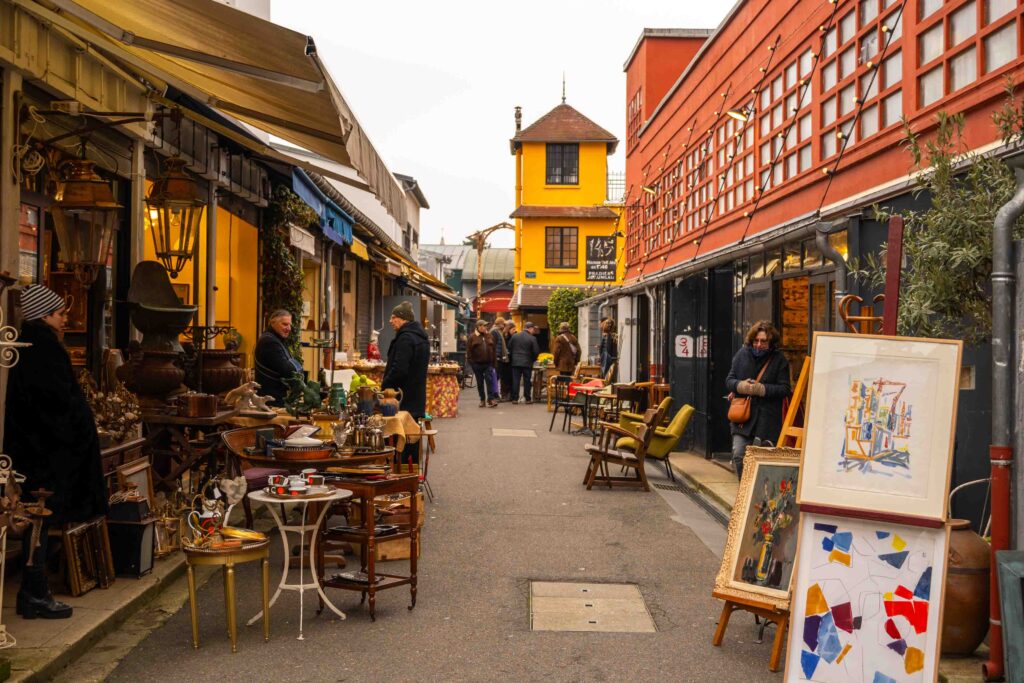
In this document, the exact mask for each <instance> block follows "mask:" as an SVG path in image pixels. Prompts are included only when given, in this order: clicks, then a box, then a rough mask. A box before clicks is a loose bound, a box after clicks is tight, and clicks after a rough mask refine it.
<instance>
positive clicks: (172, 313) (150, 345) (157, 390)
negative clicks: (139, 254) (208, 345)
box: [117, 261, 197, 408]
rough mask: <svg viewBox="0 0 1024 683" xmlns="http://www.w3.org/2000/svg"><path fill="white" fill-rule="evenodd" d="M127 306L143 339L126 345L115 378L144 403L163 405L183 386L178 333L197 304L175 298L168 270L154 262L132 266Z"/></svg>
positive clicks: (193, 313) (151, 405)
mask: <svg viewBox="0 0 1024 683" xmlns="http://www.w3.org/2000/svg"><path fill="white" fill-rule="evenodd" d="M128 306H129V311H130V314H131V321H132V325H134V326H135V328H136V329H137V330H139V331H140V332H141V333H142V341H141V343H139V344H135V343H134V342H133V343H132V344H130V345H129V349H128V350H129V355H128V358H127V361H126V363H125V364H124V365H122V366H121V367H120V368H118V370H117V377H118V379H120V380H121V381H123V382H124V383H125V386H127V387H128V389H130V390H131V391H133V392H135V393H136V394H138V396H139V403H140V404H141V405H142V406H143V408H162V407H163V406H164V404H165V402H166V401H167V398H168V397H169V396H170V395H172V394H175V393H180V392H181V391H182V390H183V387H182V382H184V380H185V369H184V367H183V366H182V354H183V352H184V350H183V349H182V348H181V344H180V343H179V342H178V336H179V335H180V334H181V333H182V332H183V331H184V329H185V327H186V326H188V324H189V322H190V321H191V320H192V317H193V316H194V315H195V313H196V310H197V307H196V306H192V305H182V304H181V303H180V302H179V301H178V296H177V295H176V294H175V293H174V288H173V287H171V280H170V278H169V277H168V276H167V271H166V270H165V269H164V267H163V265H161V264H160V263H158V262H156V261H142V262H140V263H139V264H138V265H137V266H135V270H134V272H133V273H132V281H131V286H130V287H129V289H128Z"/></svg>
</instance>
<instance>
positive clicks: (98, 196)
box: [50, 159, 121, 285]
mask: <svg viewBox="0 0 1024 683" xmlns="http://www.w3.org/2000/svg"><path fill="white" fill-rule="evenodd" d="M65 167H66V168H67V171H66V173H65V178H64V180H63V181H62V182H61V183H59V184H58V186H57V196H56V197H55V198H54V199H55V201H54V204H53V206H51V207H50V214H51V215H52V216H53V225H54V228H56V230H57V240H58V242H59V243H60V255H61V261H63V262H64V263H65V264H66V265H67V266H70V267H71V268H72V270H74V271H75V274H76V275H77V276H78V278H79V279H80V280H81V281H82V282H83V283H84V284H86V285H90V284H92V283H93V282H94V281H95V280H96V275H97V274H98V273H99V269H100V268H105V267H106V265H107V258H108V257H109V255H110V247H111V244H112V243H113V240H114V234H115V233H116V232H117V227H118V226H117V221H118V219H119V217H120V211H121V205H120V204H118V203H117V202H116V201H115V200H114V193H113V191H112V190H111V187H110V184H109V183H107V182H106V181H105V180H103V179H102V178H100V177H99V176H98V175H97V174H96V172H95V171H93V168H92V167H93V162H91V161H88V160H86V159H75V160H74V161H69V162H68V163H67V164H66V165H65Z"/></svg>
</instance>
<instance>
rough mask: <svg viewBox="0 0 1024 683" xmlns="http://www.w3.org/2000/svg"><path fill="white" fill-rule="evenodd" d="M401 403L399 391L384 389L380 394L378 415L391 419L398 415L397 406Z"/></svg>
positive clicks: (400, 391)
mask: <svg viewBox="0 0 1024 683" xmlns="http://www.w3.org/2000/svg"><path fill="white" fill-rule="evenodd" d="M401 402H402V390H401V389H385V390H384V391H382V392H380V394H379V398H378V399H377V405H379V406H380V413H381V415H384V416H385V417H392V416H394V415H397V414H398V406H399V405H400V404H401Z"/></svg>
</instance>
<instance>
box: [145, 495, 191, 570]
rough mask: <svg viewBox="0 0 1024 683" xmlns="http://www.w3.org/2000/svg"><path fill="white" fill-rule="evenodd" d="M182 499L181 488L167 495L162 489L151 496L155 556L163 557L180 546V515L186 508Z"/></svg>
mask: <svg viewBox="0 0 1024 683" xmlns="http://www.w3.org/2000/svg"><path fill="white" fill-rule="evenodd" d="M187 509H188V508H187V506H186V504H185V503H184V501H183V500H182V494H181V489H178V490H177V491H175V492H174V493H173V494H172V495H171V497H168V496H167V494H166V493H164V492H163V491H158V492H157V493H156V495H155V496H154V497H153V504H152V506H151V511H152V513H153V516H154V519H155V520H156V527H155V529H154V536H155V538H154V542H155V544H156V548H155V549H154V554H155V555H156V557H165V556H167V555H169V554H171V553H172V552H174V551H175V550H178V549H180V548H181V535H180V529H181V515H182V514H183V513H184V512H185V511H186V510H187Z"/></svg>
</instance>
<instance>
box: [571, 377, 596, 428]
mask: <svg viewBox="0 0 1024 683" xmlns="http://www.w3.org/2000/svg"><path fill="white" fill-rule="evenodd" d="M569 389H570V390H571V391H574V392H576V393H577V394H582V395H583V426H581V427H580V428H579V429H577V430H576V431H575V432H573V431H570V432H569V433H570V434H572V435H574V436H577V435H580V434H583V435H584V436H591V437H596V436H597V434H598V433H597V432H595V431H594V430H593V429H592V428H591V415H590V409H591V403H592V401H593V398H594V394H596V393H597V392H598V391H601V389H602V387H599V386H588V385H586V384H571V385H569Z"/></svg>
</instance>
